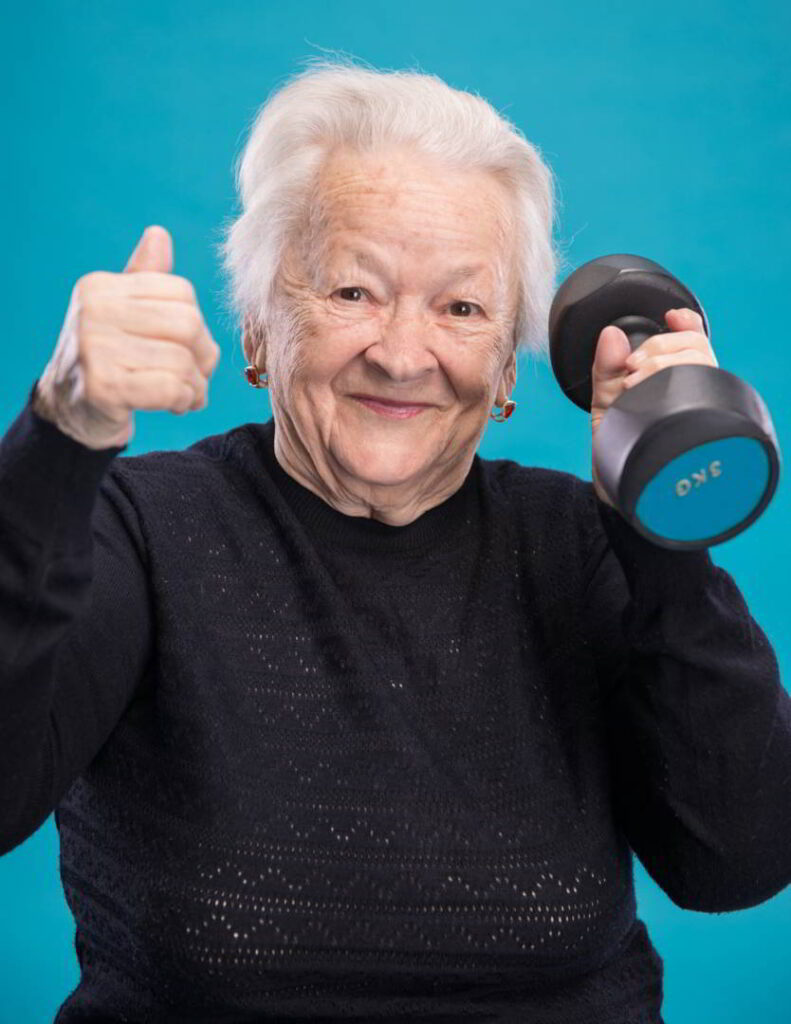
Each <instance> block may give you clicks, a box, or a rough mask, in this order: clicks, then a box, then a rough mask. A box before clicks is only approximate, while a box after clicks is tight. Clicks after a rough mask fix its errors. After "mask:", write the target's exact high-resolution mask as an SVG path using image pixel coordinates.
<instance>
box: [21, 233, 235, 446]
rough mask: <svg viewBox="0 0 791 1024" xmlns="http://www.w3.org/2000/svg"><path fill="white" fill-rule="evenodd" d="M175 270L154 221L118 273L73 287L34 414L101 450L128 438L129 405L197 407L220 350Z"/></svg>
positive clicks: (92, 276)
mask: <svg viewBox="0 0 791 1024" xmlns="http://www.w3.org/2000/svg"><path fill="white" fill-rule="evenodd" d="M172 266H173V243H172V240H171V237H170V234H169V233H168V232H167V231H166V230H165V228H162V227H159V226H156V225H155V226H152V227H149V228H147V229H146V231H144V232H143V236H142V238H141V239H140V241H139V242H138V244H137V247H136V248H135V250H134V252H133V253H132V255H131V256H130V258H129V261H128V263H127V265H126V267H125V269H124V271H123V273H120V274H115V273H110V272H107V271H102V270H98V271H94V272H93V273H89V274H86V275H85V276H84V277H81V278H80V279H79V280H78V281H77V283H76V284H75V286H74V288H73V290H72V294H71V301H70V303H69V307H68V310H67V312H66V317H65V320H64V322H63V327H62V328H61V332H60V336H59V338H58V342H57V345H56V347H55V351H54V353H53V355H52V357H51V359H50V361H49V363H48V364H47V366H46V368H45V370H44V372H43V374H42V375H41V377H40V379H39V383H38V387H37V388H36V395H35V398H34V402H33V408H34V411H36V412H37V413H39V414H40V415H41V416H43V417H44V418H45V419H49V420H50V421H51V422H53V423H55V424H56V426H58V427H59V428H60V429H61V430H62V431H63V433H65V434H68V435H69V436H70V437H72V438H74V440H76V441H79V442H81V443H82V444H84V445H86V446H87V447H89V448H97V449H99V448H110V447H113V446H123V445H125V444H127V443H128V442H129V440H130V439H131V437H132V435H133V433H134V416H133V413H134V410H136V409H148V410H155V409H161V410H163V409H167V410H169V411H170V412H174V413H177V414H182V413H185V412H187V411H188V410H194V409H202V408H204V406H205V405H206V401H207V393H208V380H209V377H210V376H211V374H212V373H213V372H214V368H215V366H216V364H217V361H218V359H219V355H220V348H219V346H218V345H217V343H216V342H215V341H214V339H213V338H212V337H211V334H210V333H209V330H208V328H207V326H206V323H205V321H204V318H203V314H202V313H201V310H200V307H199V306H198V300H197V297H196V295H195V289H194V288H193V286H192V284H191V283H190V282H189V281H188V280H187V279H186V278H184V277H179V276H177V275H175V274H173V273H171V269H172Z"/></svg>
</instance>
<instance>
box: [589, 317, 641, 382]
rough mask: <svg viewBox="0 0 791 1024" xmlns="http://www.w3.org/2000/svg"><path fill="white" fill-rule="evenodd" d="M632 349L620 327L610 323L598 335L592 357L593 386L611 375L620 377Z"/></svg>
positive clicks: (611, 376) (610, 378)
mask: <svg viewBox="0 0 791 1024" xmlns="http://www.w3.org/2000/svg"><path fill="white" fill-rule="evenodd" d="M631 351H632V346H631V345H630V344H629V339H628V338H627V336H626V334H625V333H624V332H623V331H622V330H621V328H620V327H616V326H615V325H614V324H610V325H609V326H608V327H605V328H604V330H603V331H602V332H601V334H600V335H599V340H598V342H597V344H596V353H595V355H594V358H593V373H592V376H593V387H594V392H595V389H596V385H597V384H605V383H606V382H607V381H608V380H612V378H613V377H620V376H621V375H622V374H623V372H624V370H625V369H626V367H625V365H624V364H625V363H626V360H627V358H628V357H629V355H630V353H631Z"/></svg>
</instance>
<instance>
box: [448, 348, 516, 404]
mask: <svg viewBox="0 0 791 1024" xmlns="http://www.w3.org/2000/svg"><path fill="white" fill-rule="evenodd" d="M501 355H502V353H501V352H500V351H499V348H498V347H497V346H496V345H494V344H491V343H489V342H486V341H484V340H481V344H480V345H479V346H476V345H472V344H468V345H466V346H465V348H464V349H463V350H462V351H461V352H460V353H458V354H457V356H456V358H454V359H448V360H446V362H445V364H444V366H445V372H446V374H447V375H448V378H449V380H450V381H451V383H452V385H453V388H454V390H455V392H456V394H457V395H458V396H459V398H460V400H461V401H462V403H463V404H465V405H479V404H480V405H482V406H483V405H487V404H488V402H489V400H490V398H491V396H492V394H493V393H494V392H495V391H496V389H497V381H498V377H499V370H500V366H501V363H502V359H501Z"/></svg>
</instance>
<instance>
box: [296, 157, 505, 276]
mask: <svg viewBox="0 0 791 1024" xmlns="http://www.w3.org/2000/svg"><path fill="white" fill-rule="evenodd" d="M511 202H512V200H511V196H510V195H509V193H508V192H507V190H506V188H505V186H504V185H503V184H502V183H501V182H500V181H499V180H498V179H497V178H496V177H495V176H494V175H493V174H491V173H488V172H486V171H480V170H475V171H470V170H464V169H458V168H454V167H451V166H449V165H447V164H446V163H443V162H441V161H439V160H438V159H434V158H432V157H430V156H426V155H424V154H422V153H418V152H416V151H415V150H412V149H410V148H407V147H390V148H389V149H387V150H380V151H377V152H376V153H360V152H358V151H354V150H351V149H348V148H338V149H336V150H334V151H333V152H331V153H330V154H329V156H328V157H327V159H326V160H325V162H324V165H323V166H322V168H321V171H320V174H319V179H318V203H317V209H316V211H315V212H316V213H317V214H319V215H320V225H321V230H320V232H319V234H321V235H322V236H323V241H324V242H325V243H327V244H329V249H330V252H332V253H333V254H334V255H335V256H339V255H341V254H343V255H347V254H348V255H349V256H351V255H352V254H353V253H354V252H355V251H356V252H359V251H360V247H359V242H360V241H362V240H364V239H368V240H371V241H373V242H375V243H379V244H380V245H381V246H383V247H385V248H388V249H389V250H391V251H393V250H395V251H404V252H406V253H407V254H413V255H423V256H429V255H430V256H432V257H435V258H438V259H440V260H442V261H443V262H446V261H447V259H452V261H453V262H459V257H463V261H464V262H465V263H468V264H473V263H477V262H489V263H491V264H494V263H499V262H501V261H502V260H503V259H508V258H509V257H510V256H511V254H512V252H513V237H512V232H513V225H512V223H511V218H509V216H508V214H509V212H510V203H511ZM326 255H329V252H327V253H326ZM446 258H447V259H446Z"/></svg>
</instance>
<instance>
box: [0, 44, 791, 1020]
mask: <svg viewBox="0 0 791 1024" xmlns="http://www.w3.org/2000/svg"><path fill="white" fill-rule="evenodd" d="M239 184H240V191H241V200H242V211H241V214H240V216H239V218H238V220H236V221H235V222H234V223H233V224H231V225H229V227H228V232H227V237H226V239H225V242H224V253H225V256H226V259H227V265H228V269H229V272H230V276H231V279H232V294H233V304H234V308H235V309H236V310H237V312H238V314H239V325H240V327H241V328H242V329H243V344H244V352H245V356H246V359H247V361H248V363H249V365H248V367H247V368H246V371H245V373H246V376H247V379H248V380H249V381H250V383H251V384H253V385H256V386H258V387H261V386H263V387H268V388H269V395H270V397H271V401H272V410H273V416H272V419H271V420H269V421H268V422H264V423H245V424H240V425H238V426H235V427H233V428H232V429H231V430H228V431H227V432H225V433H222V434H216V435H213V436H209V437H205V438H204V439H203V440H200V441H198V442H197V443H195V444H192V445H190V447H188V448H187V449H186V450H184V451H153V452H149V453H147V454H144V455H139V456H135V457H129V456H127V457H120V458H119V455H120V453H121V452H122V451H123V450H124V449H125V448H126V446H127V444H128V442H129V439H130V438H131V436H132V431H133V429H134V424H133V413H134V411H135V410H139V409H170V410H172V411H173V412H176V413H182V412H185V411H186V410H187V409H189V408H193V409H195V408H201V407H203V406H204V405H205V404H206V385H207V381H208V378H209V377H210V376H211V373H212V370H213V369H214V366H215V364H216V360H217V356H218V352H219V349H218V347H217V345H216V344H215V342H214V341H213V340H212V338H211V336H210V335H209V333H208V331H207V329H206V326H205V322H204V320H203V318H202V316H201V314H200V310H199V307H198V305H197V301H196V297H195V293H194V290H193V288H192V286H191V285H190V283H189V282H188V281H186V280H185V279H184V278H181V277H178V276H177V275H174V274H173V273H172V272H171V271H172V251H171V248H170V236H169V235H168V233H167V232H166V231H165V230H164V229H162V228H160V227H154V228H151V229H149V230H148V231H147V232H145V234H144V236H143V239H142V241H141V243H140V245H139V246H138V248H137V249H136V251H135V253H134V254H133V256H132V257H131V259H130V261H129V264H128V266H127V267H126V272H125V273H121V274H115V273H107V272H97V273H93V274H88V275H86V276H85V277H83V278H81V279H80V280H79V281H78V282H77V285H76V286H75V289H74V292H73V294H72V301H71V305H70V307H69V310H68V313H67V316H66V320H65V323H64V327H63V331H62V333H61V336H60V338H59V341H58V345H57V347H56V349H55V353H54V355H53V357H52V359H51V360H50V363H49V364H48V365H47V367H46V369H45V371H44V373H43V374H42V376H41V378H40V379H39V380H37V381H36V383H35V384H34V385H33V388H32V389H31V392H30V395H29V398H28V402H27V405H26V406H25V408H24V409H23V410H22V411H21V412H20V414H19V415H18V417H17V418H16V420H14V422H12V424H11V426H10V428H9V429H8V430H7V432H6V434H5V436H4V438H3V439H2V445H0V473H1V476H0V481H1V482H2V487H0V531H1V533H0V535H1V536H2V545H1V546H0V559H2V561H0V581H2V582H1V584H0V586H1V588H2V589H0V628H1V629H2V654H3V657H2V668H1V669H0V673H1V674H0V684H1V685H0V692H1V693H2V713H0V740H1V742H0V779H1V780H2V782H1V783H0V786H1V787H2V789H1V790H0V798H1V800H2V803H1V804H0V810H1V814H0V825H1V828H0V842H1V844H2V850H3V851H7V850H10V849H11V848H12V847H14V846H16V845H17V844H19V843H20V842H22V841H23V840H24V839H25V838H26V837H27V836H29V835H30V834H31V833H32V832H33V831H34V830H35V829H36V828H37V827H38V826H39V825H40V824H41V823H42V822H43V821H44V820H45V818H46V817H47V816H48V815H49V814H50V812H51V811H52V810H53V809H54V810H55V815H56V822H57V826H58V829H59V835H60V842H61V872H62V879H63V885H64V889H65V894H66V898H67V900H68V903H69V906H70V907H71V910H72V912H73V914H74V917H75V920H76V924H77V930H76V950H77V955H78V958H79V962H80V968H81V979H80V983H79V985H78V987H77V989H76V990H75V991H74V992H73V993H72V994H71V995H70V996H69V997H68V999H67V1000H66V1002H65V1003H64V1004H63V1006H62V1007H61V1009H60V1011H59V1014H58V1016H57V1021H58V1024H76V1022H89V1021H92V1022H98V1021H127V1022H141V1024H142V1022H168V1024H175V1022H187V1021H189V1022H193V1021H212V1022H214V1021H217V1022H219V1021H224V1022H231V1021H233V1022H251V1024H252V1022H260V1021H270V1020H271V1021H298V1020H299V1021H303V1020H304V1021H307V1020H321V1021H335V1020H338V1021H340V1020H352V1019H354V1020H358V1021H359V1020H365V1021H373V1020H385V1019H387V1020H394V1019H396V1018H397V1019H399V1020H401V1019H403V1020H415V1021H418V1020H419V1021H457V1020H480V1021H484V1020H486V1021H506V1020H507V1021H524V1022H527V1021H539V1020H540V1021H543V1022H558V1024H559V1022H563V1024H573V1022H579V1024H583V1022H584V1024H591V1022H593V1021H602V1022H603V1021H605V1020H606V1021H607V1022H609V1024H638V1022H646V1024H648V1022H656V1021H661V1019H662V1018H661V1003H662V980H663V964H662V959H661V957H660V956H659V954H658V953H657V951H656V950H655V948H654V946H653V945H652V943H651V941H650V939H649V937H648V935H647V931H646V928H645V925H644V924H643V922H642V921H640V919H639V918H638V917H637V916H636V904H635V892H634V885H633V862H632V851H634V852H636V854H637V855H638V856H639V858H640V860H641V861H642V863H643V864H644V865H645V867H646V869H647V870H648V872H649V873H650V874H651V876H652V877H653V878H654V879H655V880H656V881H657V883H658V884H659V885H660V886H661V887H662V888H663V889H664V891H665V892H666V893H667V894H668V896H669V897H670V898H671V899H672V900H673V901H674V902H675V903H677V904H678V905H679V906H681V907H685V908H690V909H694V910H699V911H709V912H720V911H725V910H735V909H738V908H742V907H750V906H753V905H754V904H757V903H760V902H761V901H763V900H766V899H768V898H769V897H771V896H772V895H773V894H775V893H777V892H778V891H780V890H781V889H782V888H783V887H784V886H785V885H786V884H787V883H788V882H789V880H791V845H790V844H789V831H790V829H789V825H790V824H791V822H790V815H789V800H788V779H789V777H791V701H790V700H789V697H788V695H787V694H786V692H785V690H784V689H783V687H782V685H781V682H780V679H779V676H778V667H777V661H776V658H775V655H774V652H773V650H772V647H771V645H770V643H769V641H768V640H767V638H766V636H765V635H764V633H763V632H762V631H761V629H760V627H759V626H758V625H757V623H756V622H755V621H754V620H753V618H752V617H751V615H750V613H749V611H748V609H747V607H746V605H745V602H744V599H743V597H742V595H741V593H740V591H739V589H738V588H737V586H736V585H735V583H734V582H733V580H732V579H731V577H730V576H729V575H728V574H727V573H726V572H725V571H724V570H722V569H721V568H718V567H717V566H715V565H714V564H713V563H712V561H711V558H710V556H709V553H708V552H707V551H686V552H677V551H669V550H667V549H663V548H659V547H656V546H654V545H652V544H650V543H649V542H647V541H646V540H645V539H644V538H642V537H640V536H639V535H638V534H637V533H636V532H635V531H634V530H633V529H632V528H631V527H630V526H629V525H628V524H627V523H626V521H625V520H624V519H622V518H621V516H620V515H619V513H618V512H617V511H616V510H615V509H614V508H612V507H611V506H609V505H608V504H606V503H605V501H604V499H603V497H602V496H600V494H599V492H598V489H597V487H595V486H594V485H593V484H591V483H589V482H586V481H583V480H580V479H579V478H578V477H575V476H573V475H570V474H568V473H563V472H559V471H556V470H552V469H546V468H539V467H526V466H522V465H519V464H518V463H516V462H511V461H505V460H501V461H489V460H484V459H482V458H480V457H479V456H478V455H477V454H476V448H477V446H478V443H479V441H480V439H481V435H482V433H483V431H484V429H485V427H486V424H487V420H488V419H489V418H490V416H493V418H495V419H499V420H504V419H505V418H506V417H507V415H508V413H509V412H511V411H512V410H513V401H512V399H511V397H510V396H511V393H512V390H513V388H514V383H515V375H516V355H517V348H518V347H519V346H521V347H522V348H524V349H526V350H527V351H533V352H539V351H540V350H541V347H542V345H543V344H544V332H545V328H546V320H547V307H548V303H549V301H550V299H551V296H552V293H553V289H554V280H555V273H556V267H557V263H556V259H555V256H554V254H553V249H552V238H551V235H552V221H553V202H552V186H551V175H550V172H549V171H548V169H547V167H546V166H545V165H544V164H543V163H542V161H541V160H540V158H539V156H538V153H537V151H536V150H535V149H534V148H533V147H532V146H531V145H530V144H529V143H528V142H527V141H526V140H525V139H524V138H523V137H522V136H521V135H520V134H519V132H518V131H517V130H516V129H515V128H514V127H513V126H512V125H510V124H509V123H508V122H507V121H505V120H504V119H503V118H502V117H501V116H500V115H498V114H497V113H496V112H495V111H494V110H493V109H492V107H491V106H490V105H489V104H487V103H486V102H484V101H483V100H482V99H480V98H479V97H476V96H473V95H470V94H468V93H464V92H459V91H456V90H454V89H451V88H449V87H448V86H447V85H446V84H445V83H443V82H442V81H440V80H438V79H437V78H435V77H433V76H428V75H423V74H417V73H414V72H393V73H389V72H388V73H381V72H378V71H376V70H373V69H368V68H359V67H353V66H346V65H343V64H339V65H334V64H331V63H327V64H322V65H319V66H318V67H313V68H311V69H309V70H308V71H305V72H303V73H301V74H300V75H297V76H295V77H294V79H292V80H291V81H290V82H289V83H287V84H286V85H285V86H284V87H283V88H282V89H281V90H280V91H279V92H278V93H276V94H275V95H274V96H273V97H272V98H270V100H269V101H268V102H267V103H266V104H265V105H264V107H263V108H262V110H261V112H260V114H259V116H258V118H257V119H256V121H255V124H254V126H253V128H252V132H251V135H250V138H249V141H248V143H247V146H246V149H245V151H244V154H243V159H242V161H241V166H240V173H239ZM668 324H669V326H670V328H671V332H670V333H668V334H667V335H662V336H657V337H655V338H653V339H649V340H648V341H646V342H645V344H644V346H643V348H642V351H643V352H645V354H646V355H647V357H648V358H646V359H645V360H644V361H643V364H642V367H639V366H637V365H636V364H634V365H633V363H632V362H630V361H629V360H627V358H626V356H627V354H628V352H629V347H628V343H627V342H626V339H625V337H624V336H623V335H621V333H620V331H618V329H617V328H615V327H608V328H607V329H606V330H605V331H604V332H602V336H601V337H600V340H599V345H598V349H597V357H596V368H595V400H594V409H593V422H592V425H593V427H594V429H595V427H596V423H597V420H598V418H600V417H601V415H602V413H603V412H604V410H605V409H606V408H607V406H608V405H609V404H610V403H611V402H612V401H613V399H614V398H615V397H616V396H617V395H618V394H619V393H620V392H621V391H622V389H623V388H624V387H626V386H629V385H630V384H632V383H635V382H637V381H639V380H640V379H642V378H644V377H645V376H647V375H649V374H651V373H654V372H656V371H657V370H659V369H661V368H662V367H664V366H667V365H671V364H673V363H683V362H691V361H695V360H698V361H708V362H711V363H713V364H716V361H715V360H714V355H713V353H712V352H711V349H710V347H709V346H708V342H707V340H706V337H705V334H704V333H702V331H701V326H702V325H701V324H700V322H699V321H698V320H697V319H696V317H695V316H694V314H692V313H690V311H686V310H676V311H673V312H672V313H671V314H669V315H668ZM493 409H494V412H492V410H493ZM498 429H504V430H505V429H508V428H507V427H501V428H498ZM704 1005H705V995H702V996H701V1011H702V1010H703V1007H704Z"/></svg>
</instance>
